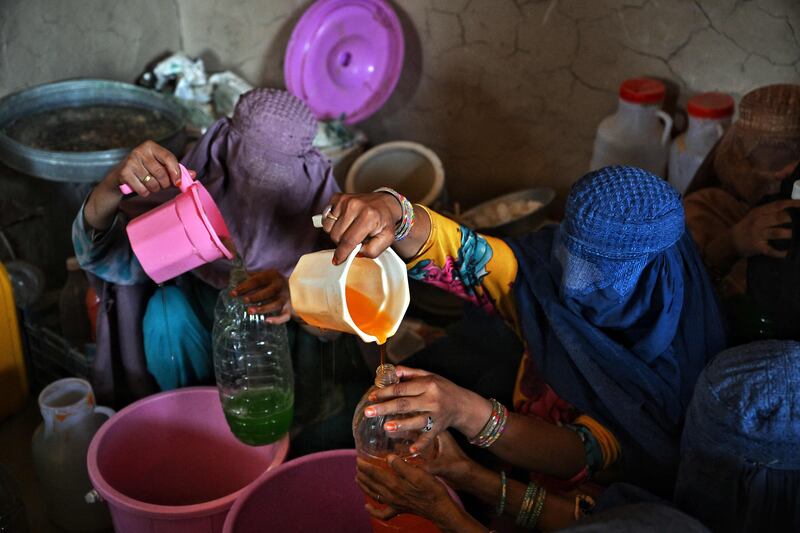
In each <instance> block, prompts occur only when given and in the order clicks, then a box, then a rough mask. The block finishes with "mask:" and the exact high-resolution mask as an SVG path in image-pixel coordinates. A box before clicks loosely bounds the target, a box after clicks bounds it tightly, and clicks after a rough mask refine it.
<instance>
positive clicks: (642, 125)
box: [589, 78, 672, 177]
mask: <svg viewBox="0 0 800 533" xmlns="http://www.w3.org/2000/svg"><path fill="white" fill-rule="evenodd" d="M665 94H666V88H665V86H664V84H663V83H661V82H660V81H658V80H654V79H650V78H637V79H631V80H625V81H624V82H623V83H622V85H621V86H620V89H619V106H618V107H617V112H616V113H614V114H613V115H610V116H608V117H606V118H604V119H603V120H602V121H601V122H600V125H599V126H598V127H597V136H596V137H595V140H594V150H593V151H592V161H591V163H590V164H589V170H597V169H599V168H602V167H606V166H610V165H628V166H633V167H639V168H643V169H645V170H648V171H650V172H652V173H653V174H655V175H657V176H661V177H664V176H665V171H666V165H667V155H668V153H669V139H670V133H671V131H672V117H670V116H669V115H667V114H666V113H664V112H663V111H661V102H662V101H663V100H664V95H665ZM659 119H660V120H659ZM661 122H663V125H662V124H661Z"/></svg>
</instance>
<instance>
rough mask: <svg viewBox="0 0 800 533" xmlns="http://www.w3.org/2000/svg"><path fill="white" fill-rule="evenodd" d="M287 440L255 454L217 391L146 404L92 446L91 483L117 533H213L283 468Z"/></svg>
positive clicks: (177, 394) (165, 396) (119, 417)
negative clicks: (244, 497)
mask: <svg viewBox="0 0 800 533" xmlns="http://www.w3.org/2000/svg"><path fill="white" fill-rule="evenodd" d="M288 449H289V439H288V437H284V438H283V439H282V440H280V441H279V442H277V443H275V444H271V445H268V446H259V447H252V446H248V445H246V444H242V443H241V442H239V441H238V440H237V439H236V437H234V436H233V434H232V433H231V431H230V429H229V428H228V424H227V422H226V421H225V417H224V415H223V413H222V407H221V406H220V403H219V393H218V392H217V389H216V388H214V387H192V388H186V389H179V390H175V391H169V392H164V393H161V394H156V395H154V396H150V397H148V398H145V399H143V400H140V401H138V402H136V403H134V404H132V405H130V406H128V407H126V408H125V409H123V410H122V411H120V412H119V413H117V414H116V415H115V416H114V417H112V418H111V419H110V420H109V421H108V422H106V423H105V424H104V425H103V426H102V428H100V431H98V432H97V434H96V435H95V436H94V438H93V439H92V443H91V445H90V446H89V454H88V461H87V462H88V467H89V478H90V479H91V481H92V485H93V486H94V488H95V490H96V491H97V492H98V493H99V494H100V496H101V497H102V498H103V499H105V500H106V501H107V502H108V506H109V509H110V510H111V517H112V520H113V521H114V529H115V530H116V532H117V533H141V532H144V531H147V532H151V533H197V532H203V533H215V532H220V531H222V525H223V522H224V521H225V515H226V514H227V513H228V510H229V509H230V507H231V506H232V505H233V502H234V500H235V499H236V498H237V496H239V494H240V493H242V491H243V490H244V489H245V487H247V486H248V485H249V484H250V483H252V482H253V481H254V480H255V479H256V478H258V476H260V475H261V474H262V473H264V472H265V471H266V470H269V469H271V468H273V467H275V466H277V465H279V464H281V463H282V462H283V460H284V459H285V458H286V453H287V451H288Z"/></svg>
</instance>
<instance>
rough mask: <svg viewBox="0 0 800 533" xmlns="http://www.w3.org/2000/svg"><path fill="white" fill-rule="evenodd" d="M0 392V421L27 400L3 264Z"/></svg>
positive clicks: (0, 275) (0, 267) (8, 281)
mask: <svg viewBox="0 0 800 533" xmlns="http://www.w3.org/2000/svg"><path fill="white" fill-rule="evenodd" d="M0 391H2V394H0V419H3V418H5V417H7V416H8V415H11V414H14V413H16V412H17V411H19V410H20V409H22V407H23V406H24V405H25V402H26V401H27V399H28V378H27V375H26V372H25V359H24V357H23V354H22V337H21V336H20V329H19V321H18V320H17V308H16V306H15V305H14V293H13V292H12V290H11V279H10V278H9V276H8V271H7V270H6V267H5V266H4V265H3V263H0Z"/></svg>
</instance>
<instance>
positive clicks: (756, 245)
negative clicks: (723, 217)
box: [731, 200, 800, 258]
mask: <svg viewBox="0 0 800 533" xmlns="http://www.w3.org/2000/svg"><path fill="white" fill-rule="evenodd" d="M789 208H800V200H781V201H778V202H772V203H769V204H766V205H762V206H759V207H756V208H753V209H751V210H750V211H749V212H748V213H747V215H746V216H745V217H744V218H743V219H742V220H741V221H740V222H739V223H738V224H736V225H735V226H733V228H732V229H731V237H732V241H733V246H734V248H735V250H736V253H737V254H738V255H739V257H741V258H747V257H750V256H753V255H766V256H769V257H779V258H780V257H786V254H787V253H788V252H787V251H781V250H776V249H775V248H773V247H772V246H770V244H769V241H771V240H782V239H791V238H792V230H791V228H781V227H779V226H781V225H784V224H788V223H790V222H791V221H792V218H791V216H790V215H789V213H788V212H787V211H786V209H789Z"/></svg>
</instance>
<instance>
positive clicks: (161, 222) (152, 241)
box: [120, 165, 233, 283]
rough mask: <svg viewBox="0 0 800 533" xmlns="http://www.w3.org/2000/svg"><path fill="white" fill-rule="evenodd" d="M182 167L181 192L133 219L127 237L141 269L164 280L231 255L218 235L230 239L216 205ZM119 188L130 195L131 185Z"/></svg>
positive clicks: (154, 277)
mask: <svg viewBox="0 0 800 533" xmlns="http://www.w3.org/2000/svg"><path fill="white" fill-rule="evenodd" d="M180 167H181V184H180V189H181V193H180V194H179V195H178V196H176V197H175V198H173V199H172V200H170V201H168V202H166V203H164V204H162V205H160V206H158V207H156V208H155V209H152V210H150V211H148V212H147V213H145V214H143V215H140V216H138V217H136V218H135V219H133V220H132V221H131V222H130V223H129V224H128V239H130V242H131V248H133V253H134V254H136V258H137V259H139V263H141V265H142V268H143V269H144V271H145V272H147V275H148V276H150V277H151V278H152V279H153V281H155V282H156V283H163V282H164V281H167V280H169V279H172V278H174V277H176V276H180V275H181V274H183V273H185V272H189V271H190V270H192V269H194V268H197V267H199V266H200V265H203V264H205V263H210V262H212V261H216V260H217V259H220V258H222V257H223V256H224V257H227V258H228V259H232V258H233V253H231V251H230V250H228V248H226V247H225V245H224V244H223V243H222V240H221V238H230V232H229V231H228V227H227V226H226V225H225V221H224V220H223V218H222V213H220V211H219V208H217V204H216V203H214V199H213V198H211V195H210V194H209V193H208V191H207V190H206V188H205V187H203V185H202V184H201V183H200V182H197V181H194V180H193V179H192V177H191V176H190V175H189V171H188V170H186V167H184V166H183V165H181V166H180ZM120 190H121V191H122V192H123V193H124V194H129V193H131V192H133V191H131V189H130V187H128V186H127V185H123V186H122V187H120Z"/></svg>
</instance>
